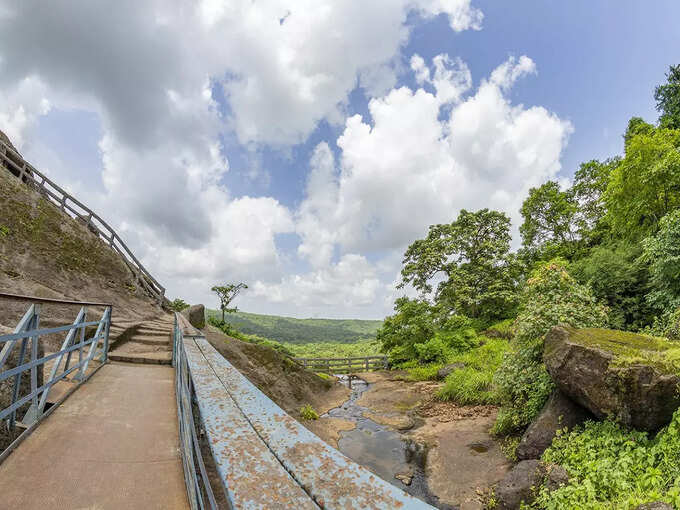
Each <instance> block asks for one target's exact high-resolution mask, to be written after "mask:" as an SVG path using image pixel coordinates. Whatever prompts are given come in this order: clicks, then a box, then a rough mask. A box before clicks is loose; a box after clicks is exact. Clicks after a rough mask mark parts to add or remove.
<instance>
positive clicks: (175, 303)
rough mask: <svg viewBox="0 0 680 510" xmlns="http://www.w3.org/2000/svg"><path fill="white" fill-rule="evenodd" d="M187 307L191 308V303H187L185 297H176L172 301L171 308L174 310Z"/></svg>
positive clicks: (177, 310)
mask: <svg viewBox="0 0 680 510" xmlns="http://www.w3.org/2000/svg"><path fill="white" fill-rule="evenodd" d="M187 308H189V303H187V302H186V301H184V300H183V299H180V298H176V299H173V300H172V301H171V302H170V309H171V310H174V311H175V312H181V311H182V310H185V309H187Z"/></svg>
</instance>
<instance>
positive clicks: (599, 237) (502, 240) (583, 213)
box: [377, 65, 680, 510]
mask: <svg viewBox="0 0 680 510" xmlns="http://www.w3.org/2000/svg"><path fill="white" fill-rule="evenodd" d="M654 98H655V100H656V105H657V109H658V110H659V112H660V117H659V120H658V122H657V123H656V124H650V123H648V122H645V121H644V120H643V119H641V118H637V117H633V118H632V119H631V120H630V121H629V123H628V126H627V127H626V130H625V133H624V152H623V154H622V155H621V156H616V157H613V158H610V159H607V160H605V161H596V160H592V161H588V162H586V163H583V164H582V165H581V166H580V167H579V169H578V170H577V171H576V172H575V174H574V178H573V182H572V183H571V186H565V185H564V183H561V182H559V183H558V182H557V181H548V182H546V183H544V184H543V185H541V186H538V187H536V188H533V189H531V190H530V191H529V194H528V197H527V198H526V200H525V201H524V203H523V205H522V207H521V211H520V213H521V216H522V224H521V225H520V228H519V230H520V234H521V238H522V247H521V249H520V250H518V252H517V253H516V254H514V253H511V251H510V221H509V219H508V217H507V216H506V215H505V214H504V213H501V212H497V211H490V210H488V209H482V210H480V211H477V212H470V211H466V210H462V211H461V212H460V215H459V216H458V218H456V219H455V220H454V221H453V222H452V223H450V224H439V225H432V226H430V228H429V231H428V233H427V236H426V237H425V238H424V239H419V240H416V241H415V242H413V243H412V244H411V245H410V246H409V247H408V249H407V250H406V252H405V255H404V260H403V264H404V265H403V268H402V271H401V276H402V281H401V284H400V287H406V286H410V288H412V289H413V290H415V291H416V292H417V293H418V297H417V298H408V297H401V298H399V299H397V300H396V303H395V313H394V314H393V315H392V316H391V317H388V318H387V319H386V320H385V323H384V325H383V326H382V327H381V328H380V329H379V330H378V333H377V340H378V341H379V342H380V345H381V347H382V350H383V352H387V353H388V354H389V356H390V359H391V360H392V362H393V363H394V364H395V365H397V366H400V367H403V368H407V369H408V372H409V377H410V378H411V379H434V378H436V377H437V372H438V370H439V369H440V368H441V367H443V366H444V365H445V364H447V363H452V362H454V361H458V362H461V363H464V366H462V367H461V366H458V367H457V368H456V369H455V370H453V371H452V372H451V373H450V374H449V375H448V376H447V377H446V379H445V381H444V385H443V387H442V389H441V390H440V391H439V393H438V396H439V398H442V399H446V400H454V401H456V402H458V403H460V404H475V403H498V404H500V410H499V413H498V417H497V420H496V423H495V426H494V431H495V432H496V433H497V434H500V435H505V434H509V433H511V434H516V433H520V432H521V431H522V430H523V429H524V428H525V427H526V426H527V425H528V424H529V423H530V422H531V421H532V420H533V419H534V417H535V416H536V415H537V414H538V413H539V412H540V410H541V408H542V407H543V405H544V403H545V401H546V399H547V398H548V396H549V395H550V393H551V392H552V391H553V389H554V384H553V382H552V380H551V378H550V376H549V374H548V373H547V371H546V369H545V367H544V365H543V362H542V354H543V343H544V337H545V334H546V333H547V332H548V331H549V330H550V328H552V327H553V326H555V325H557V324H560V323H566V324H570V325H572V326H574V327H577V328H583V327H610V328H615V329H620V330H624V331H626V330H627V331H644V332H647V333H651V334H653V335H656V336H665V337H667V338H668V339H670V340H663V341H664V342H668V341H675V340H680V65H676V66H671V68H670V70H669V72H668V74H667V82H666V83H664V84H661V85H659V86H658V87H657V88H656V89H655V91H654ZM503 319H505V320H503ZM499 320H500V321H501V322H500V324H497V325H494V326H490V324H492V323H493V322H497V321H499ZM487 337H489V338H493V341H492V340H490V339H489V338H487ZM659 341H661V340H660V339H659V338H653V337H649V342H659ZM672 350H673V351H674V350H675V349H672ZM669 352H670V350H669ZM637 354H640V353H639V352H638V353H637ZM638 357H639V356H638ZM642 357H643V358H644V356H642ZM636 359H638V358H636ZM544 458H545V460H547V461H550V462H556V463H559V464H561V465H563V466H564V467H565V468H566V469H567V470H568V471H569V474H570V476H571V479H570V482H569V484H568V485H567V486H566V487H563V488H561V489H559V490H557V491H555V492H553V493H550V494H549V493H548V492H547V491H542V492H541V494H540V497H539V499H538V501H537V502H536V506H537V507H539V508H546V509H566V508H583V509H593V510H600V509H602V510H603V509H605V508H607V509H608V508H614V509H619V508H620V509H624V508H626V509H627V508H633V507H634V506H636V505H637V504H639V503H645V502H650V501H654V500H662V501H668V502H670V503H672V504H673V505H674V506H675V508H680V467H678V466H680V411H678V412H676V415H675V418H674V420H673V422H672V423H671V425H670V426H669V427H668V428H667V429H666V430H664V431H662V432H661V433H659V435H658V436H657V437H656V438H654V439H650V438H648V437H647V435H646V434H644V433H641V432H637V431H634V430H627V429H624V428H622V427H619V426H618V425H615V424H613V423H610V422H607V421H604V422H600V423H588V424H587V425H585V427H583V428H579V429H577V430H575V431H573V432H571V433H570V434H568V435H566V436H560V437H558V438H557V439H556V440H555V441H554V442H553V446H552V447H551V448H550V449H549V450H548V451H547V452H546V454H545V457H544Z"/></svg>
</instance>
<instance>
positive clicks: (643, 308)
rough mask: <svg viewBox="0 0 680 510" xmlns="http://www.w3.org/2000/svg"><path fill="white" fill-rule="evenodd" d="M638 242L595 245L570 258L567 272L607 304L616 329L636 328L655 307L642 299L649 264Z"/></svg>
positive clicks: (646, 289) (645, 323) (650, 317)
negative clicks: (571, 261)
mask: <svg viewBox="0 0 680 510" xmlns="http://www.w3.org/2000/svg"><path fill="white" fill-rule="evenodd" d="M641 254H642V248H641V246H640V245H639V244H637V243H618V244H613V245H600V246H595V247H594V248H593V249H592V250H591V251H590V253H589V254H588V255H587V256H585V257H583V258H581V259H579V260H577V261H575V262H573V263H572V264H571V266H570V268H569V273H570V274H571V275H572V276H573V277H574V278H575V279H576V281H578V282H579V283H581V284H584V285H588V286H589V287H590V288H591V289H592V291H593V295H594V296H595V297H596V298H597V299H598V300H599V301H601V302H603V303H605V304H606V305H607V306H608V307H609V310H610V311H609V324H610V326H611V327H613V328H616V329H627V330H639V329H642V328H644V327H645V326H648V325H650V324H651V323H652V320H653V317H654V309H653V308H652V307H650V305H649V304H648V303H647V300H646V299H645V295H646V294H647V293H648V292H649V264H648V263H646V262H645V261H644V260H642V258H641V257H640V255H641Z"/></svg>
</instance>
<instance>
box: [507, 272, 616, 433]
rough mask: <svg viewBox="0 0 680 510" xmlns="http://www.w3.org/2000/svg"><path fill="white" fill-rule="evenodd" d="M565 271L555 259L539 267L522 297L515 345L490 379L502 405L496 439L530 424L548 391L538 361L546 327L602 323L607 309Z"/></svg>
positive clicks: (549, 387)
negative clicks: (561, 324) (494, 375)
mask: <svg viewBox="0 0 680 510" xmlns="http://www.w3.org/2000/svg"><path fill="white" fill-rule="evenodd" d="M566 267H567V265H566V262H564V261H563V260H560V259H555V260H552V261H550V262H547V263H545V264H542V265H541V266H539V267H538V268H537V269H536V270H535V271H534V272H533V273H532V275H531V278H529V280H528V281H527V285H526V287H525V289H524V290H523V292H522V296H521V307H520V313H519V316H518V317H517V321H516V327H517V330H516V336H515V341H514V343H513V347H512V350H511V351H510V352H509V353H507V354H506V356H505V357H504V359H503V363H502V364H501V366H500V368H499V370H498V372H497V373H496V377H495V384H496V385H497V387H498V394H499V396H500V399H501V404H502V405H501V409H500V410H499V412H498V417H497V419H496V424H495V425H494V432H495V433H496V434H507V433H510V432H512V431H514V430H518V429H521V428H522V427H525V426H527V425H528V424H529V423H531V421H532V420H533V419H534V417H535V416H536V415H537V414H538V413H539V411H540V410H541V408H542V407H543V404H545V401H546V400H547V399H548V396H549V395H550V393H551V391H552V390H553V383H552V380H551V379H550V376H549V375H548V373H547V372H546V370H545V367H544V366H543V361H542V353H543V337H544V336H545V334H546V333H547V332H548V331H549V330H550V328H552V327H553V326H556V325H557V324H559V323H566V324H570V325H572V326H574V327H577V328H582V327H602V326H605V325H606V323H607V308H606V307H604V306H603V305H601V304H600V303H598V302H597V301H596V300H595V298H594V297H593V295H592V292H591V291H590V289H589V288H588V287H587V286H584V285H580V284H579V283H577V282H576V281H575V280H574V279H573V278H572V277H571V276H570V275H569V273H568V272H567V269H566Z"/></svg>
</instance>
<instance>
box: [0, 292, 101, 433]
mask: <svg viewBox="0 0 680 510" xmlns="http://www.w3.org/2000/svg"><path fill="white" fill-rule="evenodd" d="M0 297H3V298H8V297H9V298H19V299H22V300H28V301H33V304H31V305H30V306H29V307H28V310H27V311H26V313H25V314H24V316H23V317H22V319H21V320H20V321H19V323H18V324H17V326H16V328H14V332H13V333H11V334H8V335H1V336H0V346H2V349H1V350H0V383H2V381H6V380H8V379H10V378H11V379H12V385H11V390H12V391H11V400H10V402H9V404H8V405H6V406H5V407H4V408H3V409H0V420H4V421H6V426H7V428H8V429H9V430H10V431H12V432H13V431H14V430H15V428H16V425H17V416H16V415H17V412H18V411H19V409H20V408H21V407H22V406H24V405H26V404H28V403H29V402H30V407H29V409H28V411H27V412H26V413H25V415H24V416H23V417H22V419H21V423H22V425H24V426H25V427H31V426H32V425H35V424H36V423H37V422H39V421H40V420H41V419H42V418H43V416H44V414H45V407H46V404H47V397H48V394H49V392H50V389H52V387H53V386H54V385H55V384H56V383H58V382H59V381H62V380H64V379H66V378H67V377H68V376H69V375H71V374H74V375H73V376H72V377H71V378H70V380H71V381H73V382H78V383H80V382H82V381H84V380H85V379H86V378H87V377H86V371H87V369H88V366H89V365H90V362H91V361H92V360H94V359H98V360H99V361H100V362H101V363H102V364H103V363H106V361H107V351H108V345H109V329H110V326H111V309H112V307H111V305H109V304H105V303H82V302H76V301H64V300H55V299H40V298H32V297H27V296H14V295H11V294H0ZM42 303H59V304H81V305H83V306H82V307H81V309H80V311H79V313H78V315H77V317H76V319H75V321H74V322H73V323H72V324H70V325H67V326H59V327H53V328H43V329H40V311H41V304H42ZM87 306H98V307H101V306H103V307H104V313H103V314H102V316H101V318H100V319H99V320H96V321H88V320H87ZM95 326H96V332H95V334H94V335H93V336H92V337H90V338H86V336H87V335H86V330H87V328H88V327H95ZM64 332H65V333H66V338H65V339H64V342H63V343H62V345H61V349H60V350H59V351H58V352H54V353H51V354H48V355H43V356H42V357H38V356H39V351H40V340H41V338H42V337H44V336H45V335H52V334H57V333H64ZM75 354H77V356H78V361H77V363H74V364H72V357H73V356H74V355H75ZM13 355H16V358H12V356H13ZM52 360H54V363H53V365H52V368H51V370H50V374H49V378H48V379H47V382H44V381H43V384H42V385H41V386H38V380H39V372H40V371H44V365H45V364H46V363H47V362H50V361H52ZM64 361H65V362H64ZM12 362H14V365H15V366H10V365H11V364H12ZM62 362H64V364H63V368H62ZM25 373H28V376H29V377H30V392H28V393H27V394H25V395H20V392H21V381H22V378H23V376H24V374H25Z"/></svg>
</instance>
